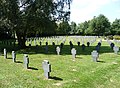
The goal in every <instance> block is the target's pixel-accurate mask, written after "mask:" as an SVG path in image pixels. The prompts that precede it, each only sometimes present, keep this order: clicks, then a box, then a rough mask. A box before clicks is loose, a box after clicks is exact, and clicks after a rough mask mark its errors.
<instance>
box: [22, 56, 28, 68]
mask: <svg viewBox="0 0 120 88" xmlns="http://www.w3.org/2000/svg"><path fill="white" fill-rule="evenodd" d="M23 59H24V67H25V68H26V69H28V64H29V58H28V55H27V54H24V57H23Z"/></svg>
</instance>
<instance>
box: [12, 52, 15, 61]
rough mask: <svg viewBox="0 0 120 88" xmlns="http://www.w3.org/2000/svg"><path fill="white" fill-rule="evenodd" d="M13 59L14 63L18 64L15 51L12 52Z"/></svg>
mask: <svg viewBox="0 0 120 88" xmlns="http://www.w3.org/2000/svg"><path fill="white" fill-rule="evenodd" d="M12 59H13V62H16V53H15V51H12Z"/></svg>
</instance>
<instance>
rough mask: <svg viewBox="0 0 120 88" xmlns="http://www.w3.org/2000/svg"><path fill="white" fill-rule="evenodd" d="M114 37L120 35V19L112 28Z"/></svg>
mask: <svg viewBox="0 0 120 88" xmlns="http://www.w3.org/2000/svg"><path fill="white" fill-rule="evenodd" d="M111 29H112V30H111V33H112V35H120V19H115V21H113V23H112V26H111Z"/></svg>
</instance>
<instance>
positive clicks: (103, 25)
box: [88, 14, 110, 35]
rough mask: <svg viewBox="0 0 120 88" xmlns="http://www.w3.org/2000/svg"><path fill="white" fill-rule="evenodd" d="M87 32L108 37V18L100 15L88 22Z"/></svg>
mask: <svg viewBox="0 0 120 88" xmlns="http://www.w3.org/2000/svg"><path fill="white" fill-rule="evenodd" d="M88 30H89V31H90V32H91V33H92V34H94V35H108V34H110V22H109V20H108V18H106V17H105V16H104V15H102V14H100V15H99V16H98V17H94V18H93V19H92V20H91V21H90V24H89V28H88Z"/></svg>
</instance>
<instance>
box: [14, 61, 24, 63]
mask: <svg viewBox="0 0 120 88" xmlns="http://www.w3.org/2000/svg"><path fill="white" fill-rule="evenodd" d="M15 63H23V62H21V61H16V62H15Z"/></svg>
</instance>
